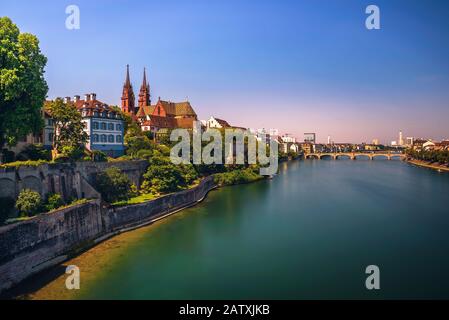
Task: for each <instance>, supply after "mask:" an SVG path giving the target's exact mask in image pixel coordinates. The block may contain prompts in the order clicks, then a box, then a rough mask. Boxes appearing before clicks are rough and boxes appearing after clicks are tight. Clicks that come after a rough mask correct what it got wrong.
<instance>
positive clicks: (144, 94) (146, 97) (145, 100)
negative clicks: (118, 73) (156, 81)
mask: <svg viewBox="0 0 449 320" xmlns="http://www.w3.org/2000/svg"><path fill="white" fill-rule="evenodd" d="M149 105H151V100H150V84H149V83H148V82H147V73H146V69H145V68H143V80H142V85H141V86H140V92H139V101H138V106H139V108H140V107H145V106H149Z"/></svg>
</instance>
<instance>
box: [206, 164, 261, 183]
mask: <svg viewBox="0 0 449 320" xmlns="http://www.w3.org/2000/svg"><path fill="white" fill-rule="evenodd" d="M214 179H215V182H216V183H217V184H219V185H221V186H228V185H234V184H241V183H249V182H253V181H257V180H260V179H263V176H261V175H259V174H258V173H257V172H255V171H254V169H253V168H247V169H243V170H235V171H229V172H224V173H218V174H216V175H215V178H214Z"/></svg>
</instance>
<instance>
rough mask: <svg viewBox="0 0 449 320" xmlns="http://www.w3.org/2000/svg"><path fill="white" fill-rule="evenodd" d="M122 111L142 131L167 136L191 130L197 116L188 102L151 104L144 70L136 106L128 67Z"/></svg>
mask: <svg viewBox="0 0 449 320" xmlns="http://www.w3.org/2000/svg"><path fill="white" fill-rule="evenodd" d="M121 108H122V111H123V112H124V113H127V114H129V115H130V116H131V118H132V119H133V120H134V121H136V122H138V123H139V124H140V127H141V128H142V130H143V131H151V132H153V133H154V134H155V136H156V137H157V136H158V135H159V136H161V135H167V134H168V133H169V131H170V130H172V129H176V128H185V129H192V128H193V122H194V121H197V120H198V118H197V115H196V113H195V111H194V110H193V108H192V106H191V105H190V102H189V101H183V102H171V101H165V100H161V98H159V99H158V101H157V102H156V104H154V105H152V104H151V92H150V84H149V82H148V81H147V75H146V69H145V68H144V70H143V79H142V84H141V86H140V90H139V96H138V104H137V106H136V105H135V96H134V91H133V87H132V84H131V80H130V76H129V66H128V65H127V66H126V75H125V82H124V84H123V90H122V104H121Z"/></svg>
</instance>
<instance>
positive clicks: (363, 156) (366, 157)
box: [354, 153, 371, 160]
mask: <svg viewBox="0 0 449 320" xmlns="http://www.w3.org/2000/svg"><path fill="white" fill-rule="evenodd" d="M354 159H355V160H371V155H369V154H362V153H359V154H355V155H354Z"/></svg>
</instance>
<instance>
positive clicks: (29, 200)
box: [16, 189, 42, 217]
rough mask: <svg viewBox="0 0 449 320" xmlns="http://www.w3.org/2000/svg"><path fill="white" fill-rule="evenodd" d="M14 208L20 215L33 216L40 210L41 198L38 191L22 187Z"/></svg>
mask: <svg viewBox="0 0 449 320" xmlns="http://www.w3.org/2000/svg"><path fill="white" fill-rule="evenodd" d="M16 208H17V210H19V213H20V216H22V217H26V216H28V217H29V216H33V215H35V214H38V213H40V212H41V210H42V199H41V196H40V194H39V193H38V192H36V191H34V190H31V189H23V190H22V191H20V194H19V197H18V198H17V200H16Z"/></svg>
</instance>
